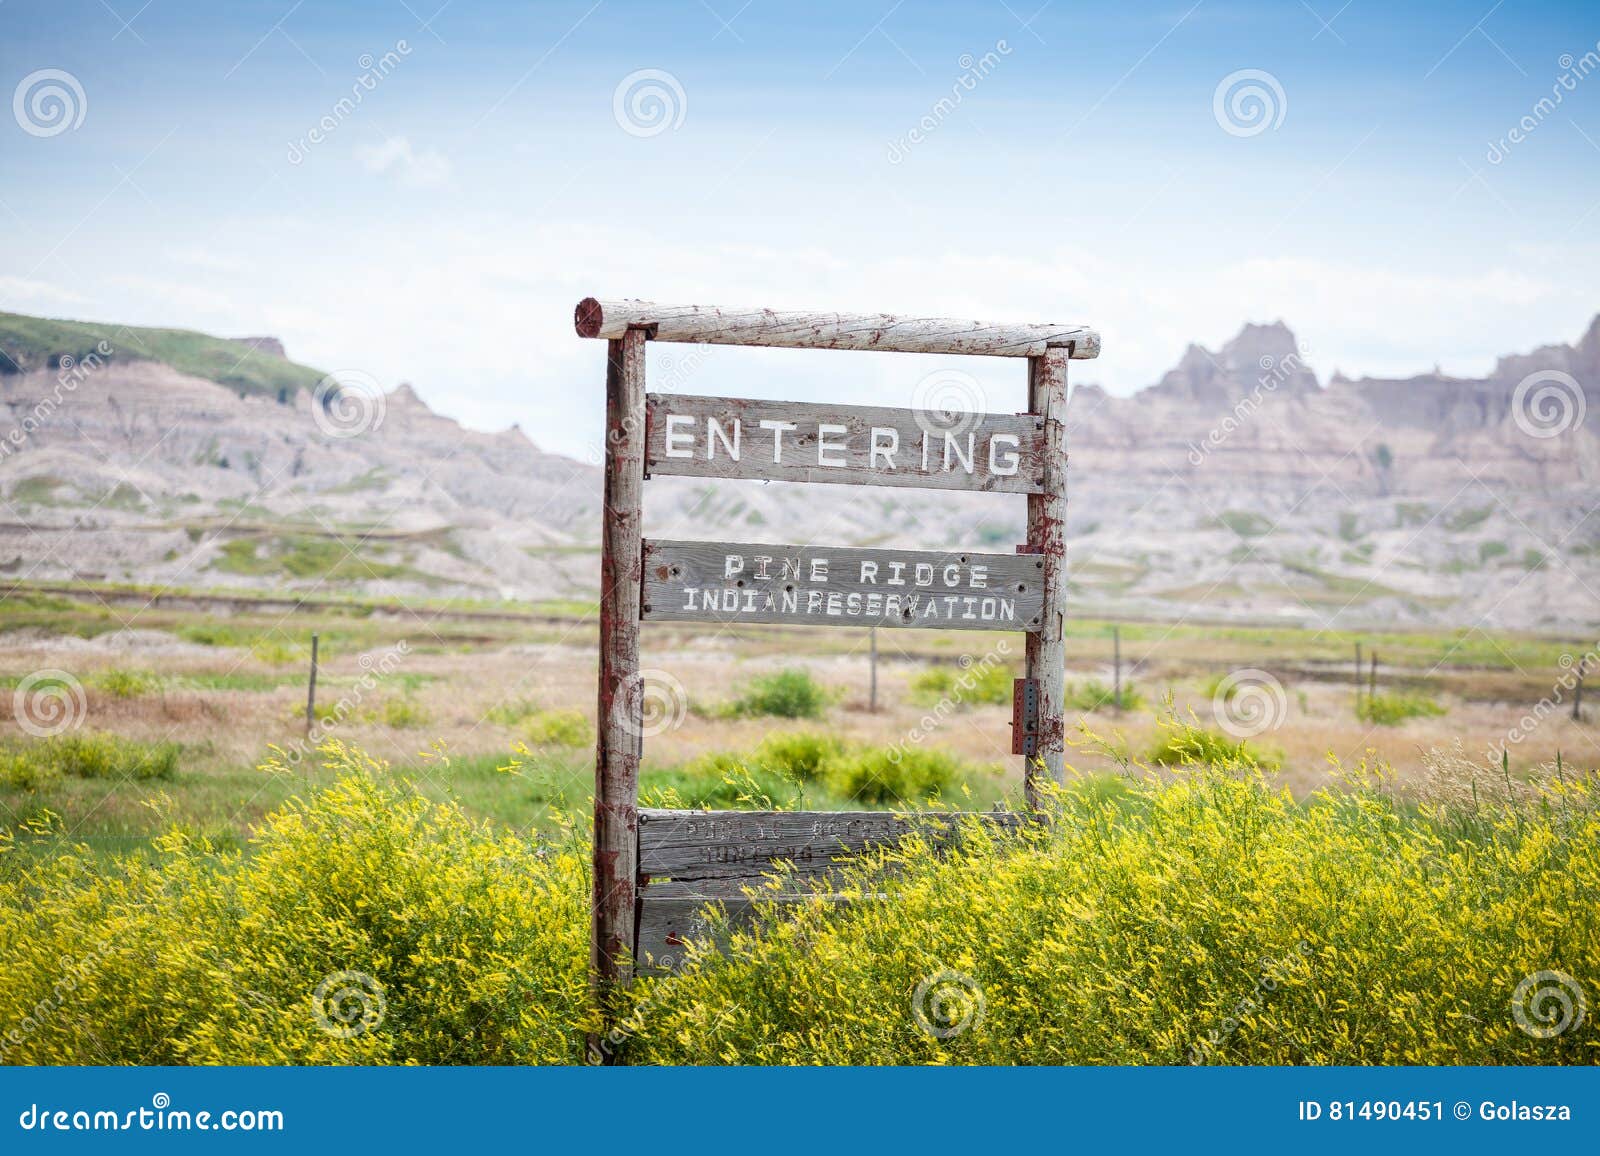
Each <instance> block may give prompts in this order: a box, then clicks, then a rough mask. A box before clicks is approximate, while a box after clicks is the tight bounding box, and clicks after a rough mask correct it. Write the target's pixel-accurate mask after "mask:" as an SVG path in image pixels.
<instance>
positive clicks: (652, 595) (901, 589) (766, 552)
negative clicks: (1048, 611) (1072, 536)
mask: <svg viewBox="0 0 1600 1156" xmlns="http://www.w3.org/2000/svg"><path fill="white" fill-rule="evenodd" d="M641 610H642V615H641V616H642V617H643V618H646V619H655V620H659V621H668V622H719V623H728V624H738V623H741V622H778V623H788V624H790V625H803V626H900V627H908V628H913V629H927V630H1021V631H1032V630H1038V629H1039V627H1040V624H1041V623H1042V621H1043V613H1044V562H1043V560H1042V559H1040V558H1039V557H1037V556H1035V555H1031V554H976V553H971V552H960V551H944V552H940V551H933V550H887V549H858V548H854V547H847V546H774V545H766V544H761V543H755V542H677V541H657V540H654V539H646V540H645V543H644V602H643V605H642V607H641Z"/></svg>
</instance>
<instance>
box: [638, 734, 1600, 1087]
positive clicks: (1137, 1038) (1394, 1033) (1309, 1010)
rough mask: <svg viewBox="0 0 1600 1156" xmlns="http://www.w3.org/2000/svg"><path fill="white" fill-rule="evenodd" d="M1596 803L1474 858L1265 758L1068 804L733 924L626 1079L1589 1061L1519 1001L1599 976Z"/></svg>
mask: <svg viewBox="0 0 1600 1156" xmlns="http://www.w3.org/2000/svg"><path fill="white" fill-rule="evenodd" d="M1200 742H1201V740H1195V741H1194V744H1190V745H1199V744H1200ZM1179 745H1186V744H1179ZM1594 789H1595V787H1594V784H1593V783H1592V782H1591V783H1589V784H1577V785H1574V784H1572V783H1571V782H1570V781H1569V782H1568V783H1567V784H1565V785H1564V786H1562V787H1560V788H1559V789H1556V790H1554V791H1553V793H1551V794H1548V795H1546V796H1544V797H1543V799H1542V800H1541V802H1540V804H1539V805H1538V806H1534V807H1528V808H1525V809H1522V810H1519V811H1512V810H1501V811H1499V812H1498V813H1497V814H1496V815H1495V817H1494V820H1493V822H1492V823H1491V824H1490V825H1489V827H1488V828H1487V829H1486V831H1485V833H1484V834H1483V835H1482V837H1481V838H1478V839H1475V840H1472V841H1455V840H1452V838H1451V837H1450V836H1449V835H1448V834H1446V833H1445V832H1443V831H1441V829H1440V828H1439V827H1438V826H1437V825H1436V824H1435V823H1434V822H1433V821H1432V819H1431V817H1430V816H1429V814H1428V813H1426V812H1424V813H1422V814H1418V813H1416V812H1415V811H1414V810H1413V809H1412V808H1411V807H1409V806H1407V805H1404V804H1402V803H1401V802H1399V801H1397V800H1395V799H1394V798H1392V797H1391V796H1389V795H1388V794H1386V793H1384V792H1382V791H1381V790H1380V789H1378V788H1377V787H1375V786H1374V785H1371V784H1367V783H1362V784H1358V785H1355V786H1354V788H1353V789H1350V790H1338V791H1328V792H1323V793H1319V794H1317V795H1315V796H1313V797H1312V798H1311V799H1310V800H1308V801H1307V802H1306V803H1304V804H1301V803H1297V802H1296V801H1295V800H1294V799H1293V798H1292V797H1291V796H1290V795H1289V794H1288V793H1287V792H1286V791H1283V790H1281V789H1279V788H1278V787H1277V786H1276V785H1274V783H1273V782H1272V781H1271V780H1270V779H1268V778H1266V777H1264V776H1263V775H1262V774H1260V773H1259V772H1258V771H1257V770H1256V769H1255V768H1254V767H1252V766H1251V765H1250V764H1249V763H1247V762H1237V761H1236V762H1233V763H1228V764H1224V765H1223V766H1220V767H1211V766H1205V767H1199V768H1196V769H1194V770H1192V771H1186V772H1183V773H1181V774H1179V775H1178V776H1177V778H1176V781H1173V782H1170V783H1162V782H1159V781H1156V780H1155V779H1153V778H1150V777H1144V778H1136V779H1134V780H1133V781H1132V782H1131V784H1130V786H1129V787H1128V789H1127V790H1126V791H1123V792H1120V793H1119V794H1117V795H1116V796H1113V797H1105V796H1102V795H1099V794H1097V793H1095V792H1087V791H1086V792H1070V793H1067V794H1064V795H1063V796H1062V797H1061V798H1060V799H1059V801H1058V802H1057V803H1056V804H1055V805H1054V807H1053V814H1052V822H1050V823H1048V824H1039V825H1036V826H1033V827H1030V828H1028V829H1026V830H1024V831H1022V832H1021V833H1019V834H1017V835H1015V836H1009V837H994V836H990V835H988V834H986V833H985V832H983V831H982V830H980V829H973V830H971V831H969V832H968V833H967V835H966V837H965V838H964V839H963V840H962V842H961V844H960V846H959V847H958V848H957V849H955V850H953V851H948V852H946V853H945V854H943V855H942V856H941V855H934V854H932V853H930V852H929V851H928V850H927V849H926V848H918V847H916V846H911V847H907V848H904V849H902V850H900V851H897V852H884V853H880V854H879V855H878V856H877V857H876V861H875V863H868V864H864V865H862V866H860V867H859V868H857V869H856V870H855V871H854V872H853V873H852V874H851V875H850V876H849V877H848V878H847V879H846V880H844V881H843V890H844V891H845V892H846V893H850V892H851V891H854V892H856V893H861V892H867V891H871V892H888V893H889V894H890V895H891V896H892V901H887V902H885V901H861V902H856V903H853V904H850V905H847V906H842V907H841V906H834V905H830V904H826V903H821V902H818V903H813V904H791V905H787V908H788V909H787V911H786V912H779V911H777V910H771V911H769V912H768V913H767V915H766V917H765V920H764V922H762V923H760V924H758V925H757V926H756V927H754V928H751V929H746V930H742V931H741V930H732V929H729V928H727V927H726V926H724V927H723V928H722V930H723V932H724V933H725V934H728V935H729V937H730V938H729V947H728V951H727V954H726V955H701V956H699V957H696V956H695V955H694V954H693V953H691V957H690V959H691V962H690V964H689V965H688V967H687V969H686V970H685V971H684V972H683V973H682V974H679V975H677V976H675V977H671V978H667V979H649V980H643V981H640V982H638V983H636V984H635V987H634V989H633V992H632V998H633V999H634V1000H635V1002H636V1006H637V1007H638V1008H639V1009H640V1010H639V1012H638V1013H636V1014H637V1023H638V1024H639V1025H640V1026H639V1030H638V1032H637V1034H636V1035H635V1036H634V1038H633V1039H632V1040H630V1041H629V1043H628V1045H627V1047H628V1049H629V1051H628V1058H629V1059H630V1061H631V1062H654V1063H704V1062H707V1061H712V1062H718V1063H737V1064H760V1063H778V1064H783V1063H793V1064H882V1063H938V1064H949V1063H965V1064H1001V1065H1005V1064H1015V1063H1019V1062H1022V1063H1036V1064H1089V1063H1118V1064H1181V1063H1185V1062H1190V1063H1227V1064H1245V1063H1260V1064H1527V1063H1563V1062H1565V1063H1575V1064H1576V1063H1592V1062H1593V1058H1594V1055H1595V1049H1596V1047H1597V1046H1600V1029H1597V1028H1596V1027H1595V1025H1593V1024H1592V1023H1589V1022H1587V1021H1585V1022H1583V1023H1581V1024H1572V1025H1571V1030H1568V1031H1566V1032H1565V1033H1563V1034H1560V1035H1555V1036H1552V1037H1551V1038H1547V1039H1536V1038H1533V1037H1532V1036H1530V1035H1529V1034H1527V1033H1525V1032H1524V1031H1522V1030H1521V1029H1520V1028H1519V1027H1518V1026H1517V1023H1516V1021H1515V1018H1514V1014H1513V1004H1514V1001H1515V1000H1516V999H1517V998H1518V991H1519V984H1522V983H1523V982H1524V981H1525V979H1526V977H1529V976H1532V975H1534V974H1535V973H1539V972H1548V971H1559V972H1564V973H1567V974H1568V975H1570V976H1573V977H1576V978H1577V980H1578V981H1579V982H1581V983H1583V984H1584V985H1585V986H1589V985H1591V984H1592V982H1593V977H1596V976H1600V902H1597V899H1600V896H1597V894H1596V889H1597V887H1600V883H1597V882H1596V880H1597V879H1600V816H1597V813H1596V808H1595V805H1594V804H1595V801H1596V797H1595V795H1594ZM875 866H876V867H884V868H887V867H892V868H893V871H892V872H890V873H888V874H885V873H883V872H882V871H875V870H873V868H874V867H875ZM1523 996H1524V998H1526V997H1527V993H1526V992H1523ZM1590 998H1591V999H1592V996H1591V997H1590ZM1546 1010H1547V1011H1549V1012H1555V1013H1559V1008H1557V1007H1556V1006H1555V1004H1554V1003H1553V1002H1552V1003H1551V1004H1550V1005H1549V1006H1548V1007H1547V1009H1546ZM919 1014H920V1017H921V1022H920V1023H919V1018H918V1017H919ZM1569 1022H1570V1020H1569Z"/></svg>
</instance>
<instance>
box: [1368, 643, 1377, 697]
mask: <svg viewBox="0 0 1600 1156" xmlns="http://www.w3.org/2000/svg"><path fill="white" fill-rule="evenodd" d="M1370 669H1371V673H1370V674H1368V676H1367V702H1368V703H1369V704H1370V703H1371V702H1372V701H1373V700H1374V699H1376V698H1377V697H1378V652H1377V651H1376V650H1374V651H1373V652H1372V666H1371V668H1370Z"/></svg>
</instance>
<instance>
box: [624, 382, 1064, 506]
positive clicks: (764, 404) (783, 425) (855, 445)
mask: <svg viewBox="0 0 1600 1156" xmlns="http://www.w3.org/2000/svg"><path fill="white" fill-rule="evenodd" d="M645 408H646V411H647V436H646V438H645V470H646V471H647V472H648V473H649V474H676V475H684V476H688V477H696V478H754V479H761V480H770V481H784V482H842V483H846V484H851V485H870V486H921V487H925V488H929V489H944V490H983V491H988V492H992V493H1000V494H1039V493H1043V492H1044V490H1045V488H1046V486H1047V484H1048V472H1049V463H1048V460H1047V454H1046V450H1045V440H1044V439H1045V428H1044V420H1043V419H1042V418H1040V417H1038V416H1037V415H1034V414H994V413H971V412H966V411H964V410H947V409H942V408H938V402H937V400H935V401H933V403H932V404H931V405H930V406H929V407H928V408H923V409H891V408H886V407H882V406H866V405H817V404H811V403H806V402H793V401H754V400H749V399H743V398H732V397H693V396H686V395H682V394H665V393H663V394H649V395H647V396H646V399H645ZM1062 465H1065V463H1062Z"/></svg>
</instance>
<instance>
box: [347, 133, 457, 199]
mask: <svg viewBox="0 0 1600 1156" xmlns="http://www.w3.org/2000/svg"><path fill="white" fill-rule="evenodd" d="M356 159H357V160H359V161H360V162H361V164H362V165H363V166H364V167H365V168H366V170H367V171H368V172H369V173H379V174H383V173H392V174H393V175H394V176H395V177H396V178H397V179H398V180H399V181H400V183H401V184H403V185H406V186H408V187H410V188H418V189H421V188H432V187H437V186H439V185H445V184H448V183H449V182H450V171H451V170H450V160H449V158H448V157H446V156H445V155H444V154H443V153H441V152H439V151H437V150H436V149H423V150H421V151H420V152H419V151H418V150H416V149H414V148H413V147H412V145H411V141H410V139H409V138H407V137H403V136H393V137H389V138H387V139H386V140H385V141H384V142H383V143H382V144H381V145H364V146H362V147H361V148H358V149H356Z"/></svg>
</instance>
